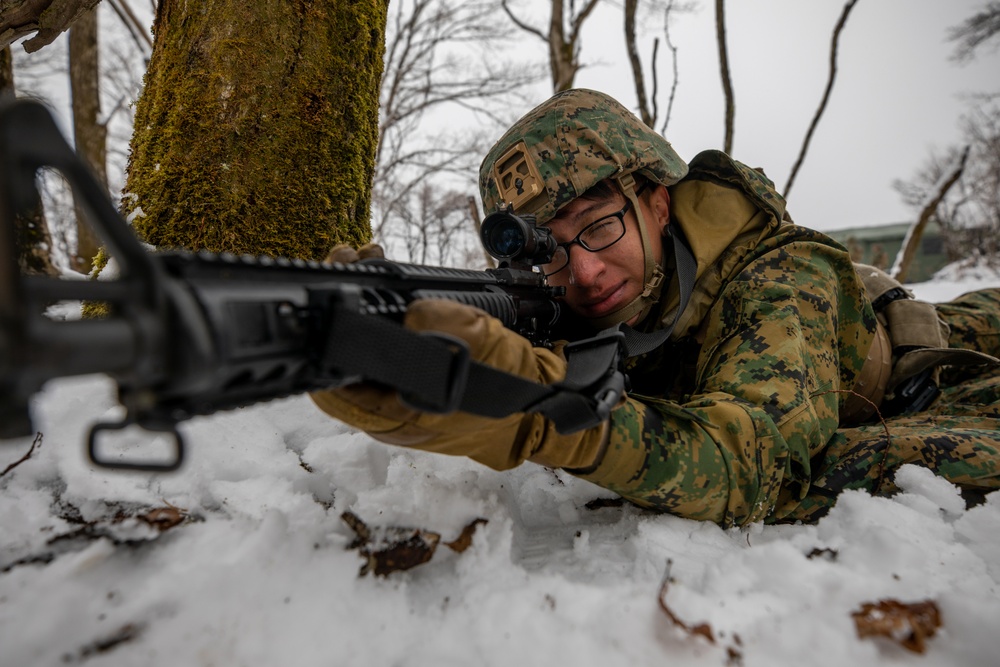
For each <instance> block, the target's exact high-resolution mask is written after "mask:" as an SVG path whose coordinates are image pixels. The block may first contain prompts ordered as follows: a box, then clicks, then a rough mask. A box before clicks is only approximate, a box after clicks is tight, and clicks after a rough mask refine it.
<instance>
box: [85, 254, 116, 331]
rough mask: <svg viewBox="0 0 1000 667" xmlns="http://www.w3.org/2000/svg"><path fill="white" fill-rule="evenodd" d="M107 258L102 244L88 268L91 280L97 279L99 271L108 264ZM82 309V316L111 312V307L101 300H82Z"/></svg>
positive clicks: (106, 314)
mask: <svg viewBox="0 0 1000 667" xmlns="http://www.w3.org/2000/svg"><path fill="white" fill-rule="evenodd" d="M109 259H110V257H108V253H107V251H106V250H105V249H104V246H101V247H100V248H98V249H97V254H96V255H95V256H94V260H93V268H92V269H91V270H90V279H91V280H97V277H98V276H99V275H101V271H103V270H104V267H105V266H107V265H108V260H109ZM82 311H83V317H84V318H91V317H107V316H108V315H109V314H110V313H111V308H110V307H109V306H108V304H106V303H104V302H103V301H84V302H83V309H82Z"/></svg>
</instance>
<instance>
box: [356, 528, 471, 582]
mask: <svg viewBox="0 0 1000 667" xmlns="http://www.w3.org/2000/svg"><path fill="white" fill-rule="evenodd" d="M341 518H342V519H343V520H344V522H345V523H346V524H347V525H348V526H350V527H351V530H353V531H354V534H355V538H354V541H353V542H351V544H349V545H348V547H347V548H348V549H357V550H358V553H359V554H360V555H361V557H362V558H364V560H365V563H364V565H362V566H361V571H360V572H359V573H358V576H362V577H363V576H364V575H366V574H368V573H369V572H370V573H372V574H374V575H375V576H378V577H386V576H388V575H389V574H391V573H393V572H401V571H404V570H409V569H411V568H414V567H416V566H417V565H422V564H424V563H426V562H427V561H429V560H430V559H431V557H432V556H434V552H435V551H436V550H437V547H438V545H439V544H441V535H440V533H435V532H433V531H430V530H422V529H420V528H397V527H388V528H379V527H376V528H371V527H369V526H368V524H366V523H365V522H364V521H363V520H362V519H361V517H359V516H357V515H356V514H354V513H352V512H344V513H343V514H342V515H341ZM485 523H486V519H476V520H475V521H473V522H472V523H470V524H469V525H467V526H466V527H465V528H464V529H462V534H461V535H459V536H458V537H457V538H456V539H454V540H452V541H451V542H445V543H444V545H445V546H446V547H448V548H449V549H451V550H452V551H454V552H456V553H462V552H463V551H465V550H466V549H468V548H469V547H470V546H471V545H472V536H473V534H474V533H475V532H476V528H477V527H478V526H479V525H480V524H485Z"/></svg>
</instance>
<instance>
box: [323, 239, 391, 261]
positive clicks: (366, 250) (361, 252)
mask: <svg viewBox="0 0 1000 667" xmlns="http://www.w3.org/2000/svg"><path fill="white" fill-rule="evenodd" d="M371 257H378V258H379V259H382V258H383V257H385V251H384V250H382V246H380V245H379V244H377V243H366V244H364V245H363V246H361V247H360V248H358V249H357V250H355V249H354V248H352V247H351V246H349V245H347V244H346V243H341V244H339V245H336V246H334V247H333V250H331V251H330V254H329V255H327V256H326V261H328V262H340V263H341V264H351V263H353V262H357V261H358V260H361V259H369V258H371Z"/></svg>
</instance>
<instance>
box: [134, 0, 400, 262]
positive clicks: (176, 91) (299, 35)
mask: <svg viewBox="0 0 1000 667" xmlns="http://www.w3.org/2000/svg"><path fill="white" fill-rule="evenodd" d="M387 5H388V0H300V1H298V2H290V1H288V0H280V1H279V0H238V1H237V0H204V1H203V2H195V3H188V2H183V1H182V0H162V1H161V2H160V5H159V10H158V13H157V16H156V20H155V23H154V35H155V41H154V47H153V54H152V58H151V60H150V63H149V69H148V71H147V74H146V82H145V89H144V91H143V93H142V95H141V97H140V99H139V101H138V104H137V106H136V115H135V131H134V134H133V138H132V144H131V156H130V158H129V164H128V168H127V174H126V179H127V180H126V186H125V195H124V196H123V199H122V210H123V213H125V214H126V215H127V216H128V217H130V218H131V219H132V220H133V226H134V228H135V230H136V231H137V233H138V234H139V235H140V236H141V237H142V238H143V239H144V240H145V241H147V242H149V243H151V244H153V245H155V246H158V247H163V248H174V247H184V248H188V249H192V250H196V249H206V250H209V251H212V252H232V253H236V254H253V255H273V256H284V257H296V258H303V259H323V258H324V257H325V256H326V254H327V253H328V251H329V250H330V248H331V247H332V246H333V245H335V244H337V243H350V244H354V245H358V244H361V243H364V242H366V241H367V240H369V238H370V236H371V227H370V224H369V207H370V197H371V182H372V174H373V170H374V155H375V148H376V142H377V136H378V100H379V83H380V78H381V74H382V54H383V49H384V41H385V22H386V11H387Z"/></svg>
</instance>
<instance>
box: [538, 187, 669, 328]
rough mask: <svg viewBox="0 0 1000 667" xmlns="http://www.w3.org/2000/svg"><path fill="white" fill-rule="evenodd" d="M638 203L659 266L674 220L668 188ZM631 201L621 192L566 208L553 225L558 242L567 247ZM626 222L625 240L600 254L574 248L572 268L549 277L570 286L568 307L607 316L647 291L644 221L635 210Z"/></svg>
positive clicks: (581, 200)
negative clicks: (665, 233)
mask: <svg viewBox="0 0 1000 667" xmlns="http://www.w3.org/2000/svg"><path fill="white" fill-rule="evenodd" d="M638 199H639V206H640V207H641V208H642V216H643V220H644V222H645V225H646V230H647V233H648V234H649V240H650V243H651V244H652V246H653V247H652V252H653V260H654V261H655V262H656V263H657V264H659V263H660V262H661V260H662V259H663V242H662V238H663V231H664V228H665V226H666V224H667V222H668V221H669V205H670V196H669V194H668V193H667V189H666V188H665V187H663V186H656V187H647V188H646V190H645V191H644V192H643V193H642V194H640V195H639V198H638ZM626 201H627V200H626V198H625V195H623V194H622V193H621V192H620V191H619V190H618V189H617V188H615V189H614V192H613V194H611V195H610V196H609V197H607V198H603V199H596V200H595V199H584V198H579V199H576V200H574V201H572V202H570V203H569V204H568V205H566V206H565V207H563V208H562V209H561V210H560V211H559V213H558V215H556V217H554V218H553V219H552V220H551V221H550V222H549V224H548V225H547V226H548V227H549V228H550V229H551V230H552V235H553V237H555V239H556V241H557V242H559V243H566V242H568V241H570V240H572V239H574V238H576V236H577V234H579V233H580V231H581V230H583V229H584V228H585V227H587V225H589V224H591V223H593V222H594V221H595V220H598V219H600V218H602V217H605V216H609V215H611V214H613V213H615V212H617V211H619V210H621V208H622V207H623V206H624V205H625V202H626ZM623 220H624V222H625V236H623V237H622V238H621V240H620V241H618V242H617V243H615V244H614V245H612V246H610V247H607V248H605V249H604V250H599V251H597V252H588V251H587V250H585V249H584V248H582V247H580V246H579V245H573V246H571V247H570V249H569V264H568V265H567V266H566V268H565V269H563V270H562V271H559V272H558V273H554V274H552V275H551V276H549V278H548V281H549V284H550V285H556V286H562V287H565V288H566V299H565V301H566V304H567V305H568V306H569V307H570V308H571V309H572V310H573V311H574V312H576V313H578V314H579V315H582V316H583V317H586V318H598V317H603V316H605V315H607V314H608V313H611V312H613V311H615V310H617V309H618V308H621V307H622V306H624V305H626V304H628V303H630V302H631V301H632V300H633V299H635V298H636V297H637V296H639V294H640V293H642V288H643V278H644V273H645V271H644V264H643V252H642V239H641V237H640V235H639V220H638V218H637V216H636V214H635V211H634V210H632V209H630V210H629V211H628V213H627V214H626V215H625V217H624V219H623ZM637 317H638V316H636V318H637ZM636 318H633V320H634V319H636ZM628 323H629V324H634V323H635V322H634V321H629V322H628Z"/></svg>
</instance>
